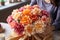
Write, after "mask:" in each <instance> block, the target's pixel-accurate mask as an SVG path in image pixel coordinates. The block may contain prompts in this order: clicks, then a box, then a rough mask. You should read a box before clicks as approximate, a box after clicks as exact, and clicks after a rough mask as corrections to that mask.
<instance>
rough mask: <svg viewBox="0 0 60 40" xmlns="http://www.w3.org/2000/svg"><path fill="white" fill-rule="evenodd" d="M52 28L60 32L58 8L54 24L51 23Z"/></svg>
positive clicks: (59, 12)
mask: <svg viewBox="0 0 60 40" xmlns="http://www.w3.org/2000/svg"><path fill="white" fill-rule="evenodd" d="M53 26H55V29H56V30H60V7H59V8H58V10H57V16H56V19H55V22H54V23H53Z"/></svg>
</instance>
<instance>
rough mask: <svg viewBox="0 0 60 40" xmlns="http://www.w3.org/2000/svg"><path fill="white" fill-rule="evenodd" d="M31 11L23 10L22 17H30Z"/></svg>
mask: <svg viewBox="0 0 60 40" xmlns="http://www.w3.org/2000/svg"><path fill="white" fill-rule="evenodd" d="M30 12H31V10H30V9H25V10H24V11H23V15H30Z"/></svg>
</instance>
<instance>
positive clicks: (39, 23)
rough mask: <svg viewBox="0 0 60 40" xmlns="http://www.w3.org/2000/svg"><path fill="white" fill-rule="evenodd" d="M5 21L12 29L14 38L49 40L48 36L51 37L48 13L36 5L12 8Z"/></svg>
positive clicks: (21, 39)
mask: <svg viewBox="0 0 60 40" xmlns="http://www.w3.org/2000/svg"><path fill="white" fill-rule="evenodd" d="M7 22H8V24H9V25H10V27H11V28H12V29H13V36H15V37H16V39H14V40H50V39H49V38H52V37H51V36H52V27H51V25H50V23H51V19H50V15H49V13H48V12H47V11H46V10H41V9H40V7H39V6H38V5H33V6H30V5H25V6H23V7H21V8H19V9H15V10H13V12H12V14H11V15H10V16H8V18H7ZM14 34H15V35H14ZM38 36H39V37H38ZM17 38H18V39H17ZM11 40H12V39H11ZM51 40H52V39H51Z"/></svg>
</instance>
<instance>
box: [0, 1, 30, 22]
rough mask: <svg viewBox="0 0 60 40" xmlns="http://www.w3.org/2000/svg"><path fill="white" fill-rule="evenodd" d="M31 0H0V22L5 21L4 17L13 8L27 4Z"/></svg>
mask: <svg viewBox="0 0 60 40" xmlns="http://www.w3.org/2000/svg"><path fill="white" fill-rule="evenodd" d="M30 1H31V0H0V22H6V18H7V17H8V16H9V15H10V14H11V12H12V11H13V10H14V9H17V8H20V7H21V6H23V5H26V4H29V3H30Z"/></svg>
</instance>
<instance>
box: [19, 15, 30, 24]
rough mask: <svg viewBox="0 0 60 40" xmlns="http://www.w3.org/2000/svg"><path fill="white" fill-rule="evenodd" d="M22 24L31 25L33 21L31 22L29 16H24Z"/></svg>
mask: <svg viewBox="0 0 60 40" xmlns="http://www.w3.org/2000/svg"><path fill="white" fill-rule="evenodd" d="M20 22H21V23H22V24H29V23H31V20H30V18H29V16H26V15H25V16H23V17H22V19H21V21H20Z"/></svg>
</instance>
